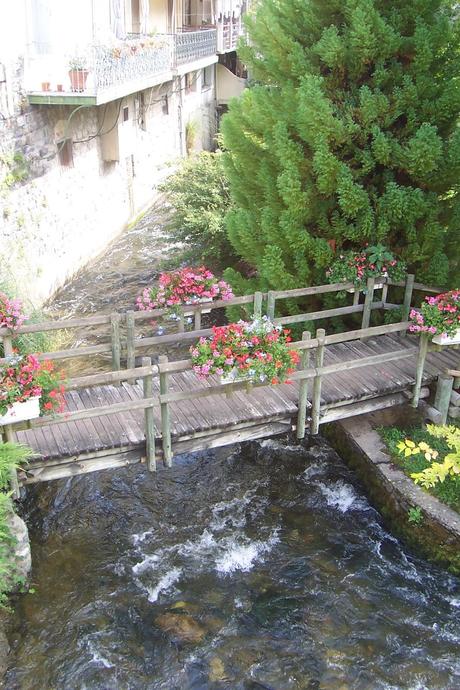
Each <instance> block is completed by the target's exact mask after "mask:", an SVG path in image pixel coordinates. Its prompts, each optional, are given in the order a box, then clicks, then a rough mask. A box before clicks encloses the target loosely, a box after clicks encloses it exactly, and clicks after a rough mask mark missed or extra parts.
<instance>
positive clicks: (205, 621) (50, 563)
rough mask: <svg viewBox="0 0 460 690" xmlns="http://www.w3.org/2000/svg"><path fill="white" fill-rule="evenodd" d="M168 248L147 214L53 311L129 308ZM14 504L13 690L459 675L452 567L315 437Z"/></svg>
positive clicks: (431, 680) (296, 689)
mask: <svg viewBox="0 0 460 690" xmlns="http://www.w3.org/2000/svg"><path fill="white" fill-rule="evenodd" d="M166 254H167V247H166V244H165V242H164V239H163V238H162V237H161V233H160V228H159V227H158V224H157V222H156V220H155V215H154V213H153V214H150V215H149V216H147V217H145V218H144V219H143V220H142V221H141V222H140V223H139V224H138V225H136V226H135V227H134V228H132V229H131V230H130V231H128V232H127V233H125V235H123V236H122V237H121V238H120V239H119V240H118V241H117V242H115V243H114V244H113V245H112V246H111V247H110V249H109V251H108V252H107V253H106V254H105V255H104V256H103V257H101V258H100V259H98V260H97V261H95V262H93V264H91V265H90V266H89V267H88V269H87V270H85V271H82V272H81V273H80V274H79V275H78V276H77V277H76V278H75V279H74V280H73V281H71V283H70V284H69V285H68V286H67V287H66V288H65V290H63V291H62V292H61V294H60V295H58V296H57V299H56V300H55V302H54V303H53V305H52V309H53V311H54V313H57V314H60V315H69V316H70V315H72V316H80V315H83V314H90V313H93V312H96V311H97V312H105V313H109V312H110V311H114V310H115V309H116V310H123V309H126V308H131V306H132V305H133V303H134V299H135V297H136V295H137V294H138V292H139V290H140V289H141V288H142V287H143V286H144V285H146V284H148V283H149V282H150V281H151V279H152V276H154V275H155V272H156V271H157V267H158V261H159V259H161V258H162V257H164V256H166ZM102 337H103V333H102V331H99V330H98V329H91V330H90V331H85V332H83V331H82V332H81V333H78V334H77V340H80V342H97V341H98V339H100V338H102ZM25 511H26V516H27V520H28V524H29V526H30V531H31V538H32V549H33V573H32V579H33V583H34V587H35V589H36V592H35V593H34V594H27V595H24V596H22V597H20V598H19V599H18V603H17V607H16V610H15V613H14V615H13V617H12V621H11V631H10V632H11V634H10V643H11V646H12V653H11V664H10V668H9V670H8V674H7V680H6V687H7V688H8V690H147V689H148V690H160V689H161V690H182V689H184V690H201V689H202V690H221V689H222V690H223V689H226V690H230V689H231V690H264V689H268V690H270V689H271V690H351V689H353V690H369V689H370V690H373V689H375V690H380V689H382V690H383V689H385V690H390V689H391V690H456V689H458V688H460V654H459V651H460V645H459V642H460V586H459V585H460V582H459V580H458V579H455V578H453V577H451V576H449V575H448V574H446V573H445V572H444V571H442V570H440V569H438V568H437V567H435V566H431V565H429V564H427V563H425V562H424V561H422V560H420V559H418V558H417V557H415V556H413V555H412V554H411V553H410V552H409V551H408V550H407V549H405V548H404V547H403V546H402V545H401V544H400V543H399V542H398V541H397V540H396V539H394V538H393V537H392V536H391V535H390V534H389V533H388V532H387V531H386V529H385V528H384V527H383V526H382V523H381V521H380V518H379V515H378V513H376V512H375V511H374V510H373V509H372V507H371V506H370V505H369V503H368V502H367V500H366V498H365V496H364V494H363V492H362V490H361V489H360V488H359V486H358V485H357V484H356V481H355V477H354V475H353V474H352V473H351V472H350V471H349V470H348V469H347V468H346V467H345V465H344V464H343V463H342V461H341V460H340V458H338V456H337V455H336V454H335V453H334V452H333V451H331V450H330V449H329V448H328V446H327V445H326V444H324V443H323V442H322V441H321V439H318V440H316V441H315V443H314V444H313V445H312V446H311V447H310V448H306V447H298V446H294V445H292V446H291V445H289V442H287V441H283V442H281V441H273V440H269V441H265V442H260V443H253V444H246V445H244V446H241V447H236V446H235V447H230V448H227V449H221V450H219V451H215V452H208V453H200V454H196V455H193V456H192V455H183V456H180V457H178V458H175V459H174V467H173V469H172V470H163V469H162V470H160V471H159V472H158V474H157V475H156V476H152V475H148V474H147V473H146V472H145V471H144V470H143V469H142V467H141V466H137V467H131V468H128V469H125V470H117V471H106V472H100V473H96V474H93V475H86V476H82V477H79V478H75V479H69V480H68V481H59V482H52V483H49V484H43V485H41V486H39V487H37V488H34V489H31V490H30V491H29V494H28V497H27V500H26V502H25Z"/></svg>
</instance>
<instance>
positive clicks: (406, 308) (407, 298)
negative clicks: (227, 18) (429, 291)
mask: <svg viewBox="0 0 460 690" xmlns="http://www.w3.org/2000/svg"><path fill="white" fill-rule="evenodd" d="M414 280H415V276H414V275H413V274H412V273H409V274H408V275H407V278H406V287H405V289H404V301H403V305H402V314H401V321H408V320H409V314H410V308H411V302H412V293H413V291H414ZM406 335H407V332H405V333H401V337H402V338H404V337H405V336H406Z"/></svg>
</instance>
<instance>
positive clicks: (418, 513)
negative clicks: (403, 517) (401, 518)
mask: <svg viewBox="0 0 460 690" xmlns="http://www.w3.org/2000/svg"><path fill="white" fill-rule="evenodd" d="M407 521H408V522H410V523H411V524H412V525H420V524H421V523H422V522H423V513H422V509H421V508H420V506H413V507H412V508H409V510H408V511H407Z"/></svg>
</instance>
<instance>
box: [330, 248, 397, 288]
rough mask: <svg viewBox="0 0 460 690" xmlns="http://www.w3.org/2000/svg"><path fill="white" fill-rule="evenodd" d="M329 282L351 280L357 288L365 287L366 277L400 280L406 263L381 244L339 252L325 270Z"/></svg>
mask: <svg viewBox="0 0 460 690" xmlns="http://www.w3.org/2000/svg"><path fill="white" fill-rule="evenodd" d="M326 275H327V278H328V280H329V282H330V283H342V282H348V281H352V282H353V283H354V284H355V285H356V286H357V287H358V288H359V289H363V288H365V287H366V283H367V280H368V278H377V279H378V278H380V277H382V276H383V277H384V278H387V277H388V278H390V279H391V280H396V281H398V280H402V279H403V278H404V277H405V276H406V264H405V263H404V261H401V260H400V259H398V258H397V257H396V256H395V255H394V254H393V253H392V252H390V251H389V250H388V249H387V248H386V247H384V246H383V245H382V244H379V245H376V246H373V247H366V248H365V249H363V250H361V251H360V252H354V251H347V252H341V253H340V254H339V256H338V257H337V258H336V259H335V260H334V261H333V262H332V264H331V267H330V268H329V270H328V271H327V272H326Z"/></svg>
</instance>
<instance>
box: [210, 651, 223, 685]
mask: <svg viewBox="0 0 460 690" xmlns="http://www.w3.org/2000/svg"><path fill="white" fill-rule="evenodd" d="M208 677H209V680H210V682H211V683H217V682H218V681H219V680H224V679H225V666H224V662H223V661H222V659H220V658H219V657H218V656H213V657H212V659H211V661H210V662H209V676H208Z"/></svg>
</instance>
